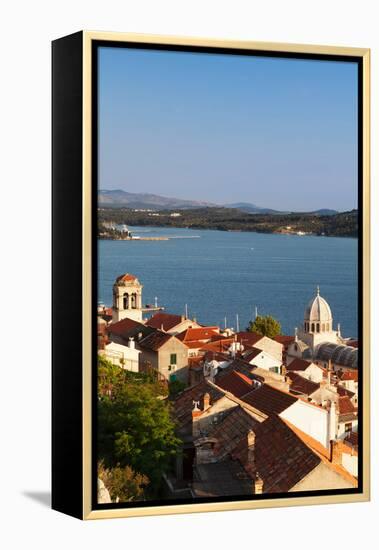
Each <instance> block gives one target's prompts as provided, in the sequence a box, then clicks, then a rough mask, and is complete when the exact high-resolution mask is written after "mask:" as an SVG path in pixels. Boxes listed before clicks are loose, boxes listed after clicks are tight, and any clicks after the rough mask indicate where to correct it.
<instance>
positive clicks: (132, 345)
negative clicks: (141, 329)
mask: <svg viewBox="0 0 379 550" xmlns="http://www.w3.org/2000/svg"><path fill="white" fill-rule="evenodd" d="M128 347H129V348H130V349H136V344H135V342H134V338H129V341H128Z"/></svg>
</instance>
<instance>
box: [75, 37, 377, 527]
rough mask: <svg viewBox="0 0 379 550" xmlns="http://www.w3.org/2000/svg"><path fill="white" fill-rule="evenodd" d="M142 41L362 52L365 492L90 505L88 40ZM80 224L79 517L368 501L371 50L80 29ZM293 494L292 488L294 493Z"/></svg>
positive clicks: (356, 54)
mask: <svg viewBox="0 0 379 550" xmlns="http://www.w3.org/2000/svg"><path fill="white" fill-rule="evenodd" d="M93 40H104V41H118V42H144V43H149V44H157V45H159V44H167V45H178V46H199V47H201V46H203V47H219V48H231V49H232V48H235V49H251V50H256V51H259V50H261V51H263V50H264V51H273V52H280V53H288V52H292V53H305V54H319V55H340V56H352V57H361V58H362V61H363V96H362V101H363V121H362V124H363V157H362V163H363V204H362V209H363V281H362V284H363V331H364V334H365V340H364V347H363V357H364V362H363V385H364V391H363V400H364V411H363V412H364V414H363V423H362V428H363V445H364V450H365V451H364V457H363V491H362V493H352V494H335V495H325V496H324V495H322V496H320V495H315V496H302V497H295V496H294V497H288V498H287V497H284V498H275V497H273V498H268V499H264V500H251V501H235V502H228V501H225V502H211V503H194V504H175V505H172V504H167V505H166V504H165V505H160V506H148V505H147V506H144V507H138V508H113V509H107V510H92V487H91V486H92V483H91V477H92V476H91V468H92V457H91V453H92V449H91V446H92V445H91V426H92V422H91V394H92V392H91V387H92V372H91V371H92V352H91V318H92V308H93V304H92V291H91V288H92V285H91V283H92V281H91V273H92V261H91V238H92V236H91V225H92V224H91V197H92V189H91V186H92V182H91V177H92V174H91V147H92V144H91V122H92V121H91V111H92V105H91V100H92V97H91V96H92V93H91V91H92V52H91V48H92V41H93ZM82 196H83V224H82V231H83V233H82V244H83V263H82V277H83V281H82V291H83V292H82V293H83V300H82V307H83V325H82V328H83V330H82V336H83V354H82V359H83V365H82V368H83V373H82V381H83V419H82V428H83V457H82V465H83V519H85V520H89V519H106V518H126V517H137V516H151V515H168V514H188V513H202V512H220V511H232V510H251V509H257V508H281V507H284V506H311V505H321V504H337V503H353V502H367V501H369V500H370V49H369V48H355V47H344V46H321V45H309V44H308V45H307V44H288V43H275V42H254V41H239V40H238V41H236V40H221V39H209V38H198V37H180V36H174V35H173V36H168V35H151V34H134V33H133V34H132V33H118V32H103V31H83V195H82ZM293 494H294V493H293Z"/></svg>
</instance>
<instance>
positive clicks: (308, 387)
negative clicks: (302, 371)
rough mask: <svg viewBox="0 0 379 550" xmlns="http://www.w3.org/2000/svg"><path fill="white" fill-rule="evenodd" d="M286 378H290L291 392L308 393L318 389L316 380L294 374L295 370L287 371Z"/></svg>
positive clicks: (318, 385)
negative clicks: (312, 380)
mask: <svg viewBox="0 0 379 550" xmlns="http://www.w3.org/2000/svg"><path fill="white" fill-rule="evenodd" d="M287 376H288V378H289V379H290V380H291V387H290V390H291V392H296V393H302V394H304V395H310V394H311V393H313V392H315V391H316V390H318V389H319V387H320V384H317V383H316V382H311V380H307V379H306V378H304V377H303V376H300V375H299V374H296V372H289V373H288V374H287Z"/></svg>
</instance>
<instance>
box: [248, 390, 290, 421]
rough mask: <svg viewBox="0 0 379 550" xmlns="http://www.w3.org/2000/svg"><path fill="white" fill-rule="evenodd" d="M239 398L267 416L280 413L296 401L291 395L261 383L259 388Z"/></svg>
mask: <svg viewBox="0 0 379 550" xmlns="http://www.w3.org/2000/svg"><path fill="white" fill-rule="evenodd" d="M241 399H242V401H245V403H248V404H249V405H251V406H252V407H254V408H256V409H258V410H259V411H262V412H263V413H265V414H267V415H269V416H271V415H277V414H280V413H282V412H283V411H285V410H286V409H288V407H290V406H291V405H293V403H295V402H296V401H297V398H296V397H294V396H293V395H290V394H289V393H286V392H283V391H280V390H277V389H276V388H273V387H272V386H269V385H268V384H262V385H261V386H260V388H257V389H254V390H252V391H251V392H249V393H247V394H246V395H244V396H243V397H242V398H241Z"/></svg>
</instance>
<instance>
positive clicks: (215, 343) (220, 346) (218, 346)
mask: <svg viewBox="0 0 379 550" xmlns="http://www.w3.org/2000/svg"><path fill="white" fill-rule="evenodd" d="M233 342H234V338H221V337H220V338H217V339H216V340H211V341H210V342H207V343H206V344H204V343H203V345H202V346H201V350H202V351H215V352H222V351H228V349H229V348H230V345H231V344H232V343H233Z"/></svg>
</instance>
